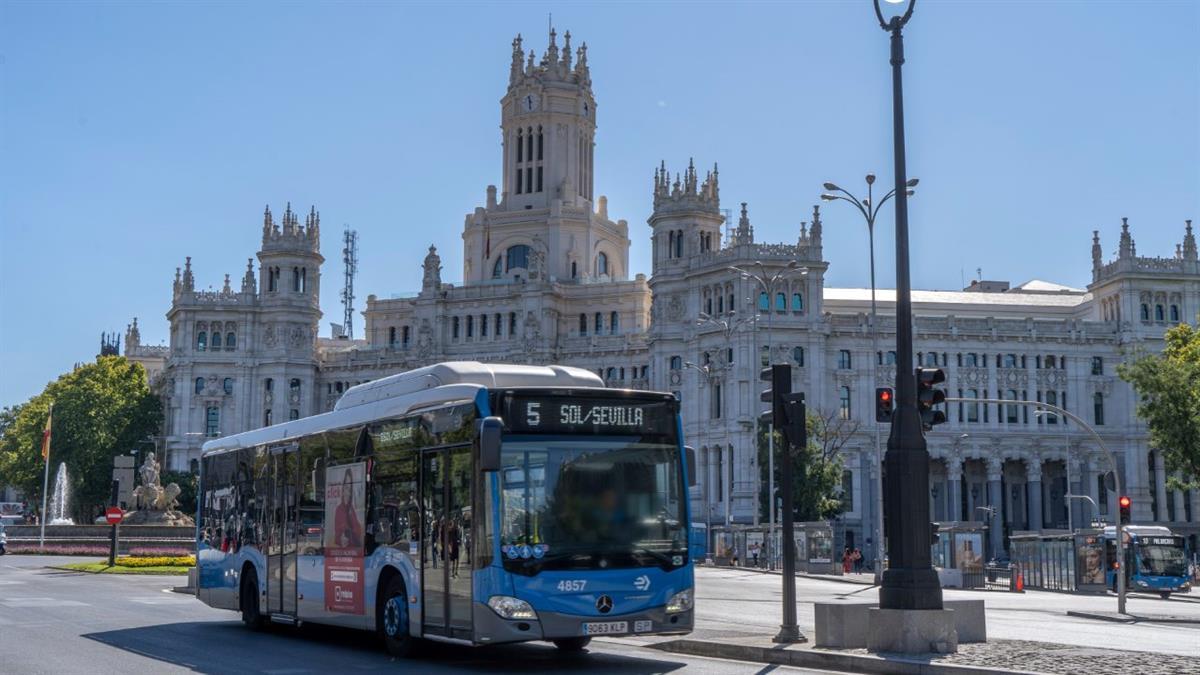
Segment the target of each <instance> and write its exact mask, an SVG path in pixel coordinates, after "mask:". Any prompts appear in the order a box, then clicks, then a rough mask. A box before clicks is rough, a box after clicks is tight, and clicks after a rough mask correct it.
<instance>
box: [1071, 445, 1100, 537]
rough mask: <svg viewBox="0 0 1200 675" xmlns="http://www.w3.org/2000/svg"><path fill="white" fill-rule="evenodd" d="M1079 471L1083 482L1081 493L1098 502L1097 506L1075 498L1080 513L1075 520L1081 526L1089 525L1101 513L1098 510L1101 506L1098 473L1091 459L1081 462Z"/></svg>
mask: <svg viewBox="0 0 1200 675" xmlns="http://www.w3.org/2000/svg"><path fill="white" fill-rule="evenodd" d="M1079 473H1080V478H1079V480H1080V482H1082V483H1083V489H1082V490H1081V491H1080V494H1085V495H1087V496H1089V497H1091V498H1092V501H1093V502H1096V506H1095V507H1093V506H1092V505H1091V504H1090V503H1088V501H1087V500H1086V499H1076V500H1075V506H1076V508H1077V509H1078V513H1079V515H1077V516H1075V520H1076V521H1077V522H1078V523H1079V526H1080V527H1088V526H1089V525H1091V524H1092V521H1093V520H1095V519H1096V516H1098V515H1100V513H1099V510H1098V509H1099V508H1100V492H1099V491H1098V490H1097V489H1096V473H1095V471H1093V470H1092V463H1091V462H1090V461H1087V460H1084V461H1082V462H1080V463H1079Z"/></svg>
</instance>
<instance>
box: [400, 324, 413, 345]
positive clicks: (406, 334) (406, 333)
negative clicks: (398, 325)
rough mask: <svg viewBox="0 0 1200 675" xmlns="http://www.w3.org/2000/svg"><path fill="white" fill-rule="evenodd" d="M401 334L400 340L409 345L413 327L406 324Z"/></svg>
mask: <svg viewBox="0 0 1200 675" xmlns="http://www.w3.org/2000/svg"><path fill="white" fill-rule="evenodd" d="M400 335H401V338H400V342H401V343H402V344H403V345H404V346H405V347H407V346H408V343H409V342H410V341H411V340H410V338H411V337H412V329H411V328H409V327H408V326H405V327H404V329H403V330H402V331H400Z"/></svg>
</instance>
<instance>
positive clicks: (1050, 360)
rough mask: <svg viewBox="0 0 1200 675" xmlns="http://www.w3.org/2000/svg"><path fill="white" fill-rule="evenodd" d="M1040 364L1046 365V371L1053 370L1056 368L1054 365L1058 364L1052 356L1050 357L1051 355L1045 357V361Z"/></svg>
mask: <svg viewBox="0 0 1200 675" xmlns="http://www.w3.org/2000/svg"><path fill="white" fill-rule="evenodd" d="M1042 363H1043V364H1045V365H1046V368H1047V369H1049V370H1054V369H1055V368H1057V367H1058V366H1057V365H1056V364H1057V363H1058V361H1057V360H1056V359H1055V358H1054V356H1052V355H1051V356H1047V357H1046V358H1045V359H1044V360H1043V361H1042Z"/></svg>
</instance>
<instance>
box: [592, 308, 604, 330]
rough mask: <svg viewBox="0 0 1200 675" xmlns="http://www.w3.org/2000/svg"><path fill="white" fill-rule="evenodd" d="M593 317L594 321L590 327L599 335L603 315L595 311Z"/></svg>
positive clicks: (602, 325)
mask: <svg viewBox="0 0 1200 675" xmlns="http://www.w3.org/2000/svg"><path fill="white" fill-rule="evenodd" d="M594 318H595V323H594V325H593V326H592V329H593V330H595V331H596V335H599V334H600V331H602V330H604V315H603V314H601V313H600V312H596V316H595V317H594Z"/></svg>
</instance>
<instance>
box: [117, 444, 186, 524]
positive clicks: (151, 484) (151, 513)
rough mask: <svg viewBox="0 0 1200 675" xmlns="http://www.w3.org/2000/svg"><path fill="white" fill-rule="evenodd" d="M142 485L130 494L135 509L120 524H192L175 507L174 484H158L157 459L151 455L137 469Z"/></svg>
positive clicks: (176, 485) (175, 492)
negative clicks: (135, 503)
mask: <svg viewBox="0 0 1200 675" xmlns="http://www.w3.org/2000/svg"><path fill="white" fill-rule="evenodd" d="M138 473H139V474H141V478H142V484H141V485H139V486H138V487H137V488H135V489H134V491H133V497H134V499H136V500H137V510H136V511H134V512H132V513H129V514H127V515H126V516H125V519H124V520H123V521H122V522H123V523H126V524H132V525H187V526H192V525H195V522H194V521H193V520H192V519H191V517H189V516H188V515H187V514H185V513H182V512H181V511H179V510H177V509H176V508H175V507H176V506H178V505H179V502H178V501H176V497H178V496H179V493H180V489H179V485H178V484H176V483H168V484H167V485H165V486H164V485H162V484H161V483H160V482H159V468H158V458H157V457H155V456H154V453H150V454H148V455H146V461H145V462H142V466H141V467H140V468H139V469H138Z"/></svg>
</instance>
